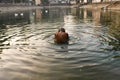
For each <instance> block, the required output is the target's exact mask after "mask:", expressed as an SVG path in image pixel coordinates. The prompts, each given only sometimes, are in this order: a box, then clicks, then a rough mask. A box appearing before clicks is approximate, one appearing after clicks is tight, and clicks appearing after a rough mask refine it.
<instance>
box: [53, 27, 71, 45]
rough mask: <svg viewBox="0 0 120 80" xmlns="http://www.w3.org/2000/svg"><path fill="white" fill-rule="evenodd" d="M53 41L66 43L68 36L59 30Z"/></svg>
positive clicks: (62, 29)
mask: <svg viewBox="0 0 120 80" xmlns="http://www.w3.org/2000/svg"><path fill="white" fill-rule="evenodd" d="M54 41H55V42H56V43H68V41H69V35H68V33H66V32H65V29H64V28H60V29H59V30H58V32H56V33H55V38H54Z"/></svg>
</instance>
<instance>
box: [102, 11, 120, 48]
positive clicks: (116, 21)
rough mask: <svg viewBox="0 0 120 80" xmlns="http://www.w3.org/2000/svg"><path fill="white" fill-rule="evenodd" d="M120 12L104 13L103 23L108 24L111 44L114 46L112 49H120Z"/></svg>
mask: <svg viewBox="0 0 120 80" xmlns="http://www.w3.org/2000/svg"><path fill="white" fill-rule="evenodd" d="M119 17H120V14H119V13H115V12H105V13H103V22H102V24H103V25H107V26H108V30H107V33H108V35H109V37H108V38H109V39H110V41H109V45H110V46H113V48H112V50H120V36H119V35H120V18H119Z"/></svg>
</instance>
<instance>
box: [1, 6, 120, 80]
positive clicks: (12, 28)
mask: <svg viewBox="0 0 120 80" xmlns="http://www.w3.org/2000/svg"><path fill="white" fill-rule="evenodd" d="M60 27H64V28H65V29H66V32H67V33H68V34H69V36H70V41H69V44H55V43H54V40H53V38H54V33H55V32H57V30H58V29H59V28H60ZM119 79H120V12H117V11H116V12H113V11H105V10H87V9H78V8H43V9H36V10H29V11H20V12H11V13H4V14H0V80H119Z"/></svg>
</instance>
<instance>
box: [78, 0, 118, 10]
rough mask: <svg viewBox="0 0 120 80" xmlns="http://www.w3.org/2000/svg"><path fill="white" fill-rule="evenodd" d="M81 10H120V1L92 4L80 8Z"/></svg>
mask: <svg viewBox="0 0 120 80" xmlns="http://www.w3.org/2000/svg"><path fill="white" fill-rule="evenodd" d="M80 8H88V9H108V10H120V1H115V2H105V3H92V4H87V5H83V6H80Z"/></svg>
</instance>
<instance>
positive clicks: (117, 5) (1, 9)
mask: <svg viewBox="0 0 120 80" xmlns="http://www.w3.org/2000/svg"><path fill="white" fill-rule="evenodd" d="M56 7H61V8H66V7H71V8H73V7H79V8H88V9H110V10H120V1H117V2H112V3H110V2H108V3H92V4H87V5H73V6H44V7H41V6H24V5H23V6H0V13H7V12H16V11H24V10H31V9H38V8H56Z"/></svg>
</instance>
